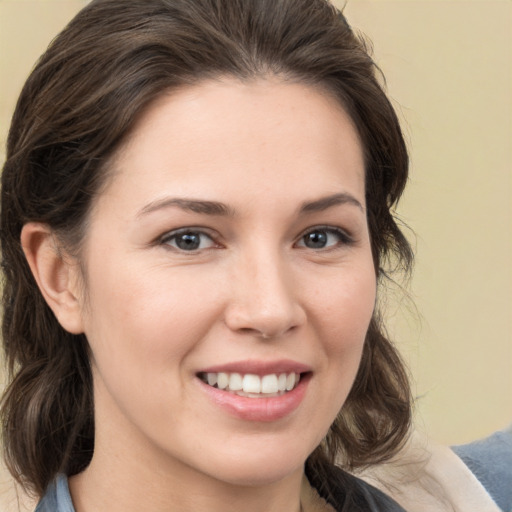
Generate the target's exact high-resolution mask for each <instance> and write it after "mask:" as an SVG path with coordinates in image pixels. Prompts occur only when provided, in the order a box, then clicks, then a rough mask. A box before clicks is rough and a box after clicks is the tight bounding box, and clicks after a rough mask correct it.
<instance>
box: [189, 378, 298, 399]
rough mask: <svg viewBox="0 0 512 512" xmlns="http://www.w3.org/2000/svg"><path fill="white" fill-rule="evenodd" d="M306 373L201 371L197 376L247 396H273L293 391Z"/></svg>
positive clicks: (204, 380)
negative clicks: (257, 373) (262, 373)
mask: <svg viewBox="0 0 512 512" xmlns="http://www.w3.org/2000/svg"><path fill="white" fill-rule="evenodd" d="M304 375H306V374H305V373H294V372H290V373H269V374H266V375H256V374H253V373H246V374H242V373H236V372H233V373H228V372H200V373H199V374H198V375H197V376H198V377H199V379H201V380H202V381H203V382H204V383H205V384H207V385H208V386H211V387H212V388H216V389H220V390H222V391H226V392H228V393H232V394H235V395H238V396H242V397H247V398H273V397H279V396H282V395H285V394H287V393H289V392H290V391H293V390H294V389H295V388H296V387H297V386H298V385H299V382H300V381H301V379H302V378H303V376H304Z"/></svg>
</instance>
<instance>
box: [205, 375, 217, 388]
mask: <svg viewBox="0 0 512 512" xmlns="http://www.w3.org/2000/svg"><path fill="white" fill-rule="evenodd" d="M206 379H207V380H208V384H209V385H210V386H215V384H217V374H216V373H207V374H206Z"/></svg>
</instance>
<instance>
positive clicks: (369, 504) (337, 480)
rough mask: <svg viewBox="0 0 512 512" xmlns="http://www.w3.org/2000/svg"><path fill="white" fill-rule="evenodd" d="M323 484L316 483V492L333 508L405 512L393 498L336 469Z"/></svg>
mask: <svg viewBox="0 0 512 512" xmlns="http://www.w3.org/2000/svg"><path fill="white" fill-rule="evenodd" d="M329 473H330V474H329V475H328V478H326V480H325V481H323V482H317V484H319V485H316V489H317V492H318V493H319V494H320V495H321V496H322V497H323V499H324V500H326V501H327V502H328V503H329V504H330V505H331V506H332V507H333V508H332V509H330V510H335V511H345V510H350V512H405V509H403V508H402V507H401V506H400V505H399V504H398V503H397V502H396V501H395V500H394V499H393V498H391V497H390V496H389V495H388V494H386V493H385V492H383V491H381V490H379V489H378V488H376V487H375V486H373V485H371V484H370V483H368V482H365V481H364V480H362V479H360V478H358V477H356V476H355V475H351V474H349V473H347V472H345V471H343V470H342V469H340V468H338V467H332V468H331V470H330V472H329Z"/></svg>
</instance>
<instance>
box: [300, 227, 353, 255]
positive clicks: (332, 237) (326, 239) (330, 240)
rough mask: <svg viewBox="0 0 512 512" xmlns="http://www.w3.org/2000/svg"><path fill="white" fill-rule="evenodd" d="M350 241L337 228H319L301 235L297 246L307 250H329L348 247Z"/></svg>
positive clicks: (348, 237)
mask: <svg viewBox="0 0 512 512" xmlns="http://www.w3.org/2000/svg"><path fill="white" fill-rule="evenodd" d="M350 243H352V239H351V238H350V236H348V235H347V234H346V233H345V232H344V231H342V230H341V229H338V228H331V227H325V228H324V227H319V228H314V229H311V230H309V231H308V232H307V233H305V234H303V235H302V236H301V238H300V239H299V241H298V242H297V246H299V247H307V248H308V249H314V250H320V249H330V248H334V247H336V246H340V245H349V244H350Z"/></svg>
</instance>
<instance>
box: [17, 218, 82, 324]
mask: <svg viewBox="0 0 512 512" xmlns="http://www.w3.org/2000/svg"><path fill="white" fill-rule="evenodd" d="M21 245H22V248H23V252H24V253H25V257H26V258H27V262H28V264H29V267H30V270H31V271H32V274H33V275H34V278H35V280H36V282H37V285H38V287H39V290H40V291H41V293H42V295H43V297H44V299H45V300H46V303H47V304H48V306H50V308H51V310H52V311H53V313H54V314H55V316H56V317H57V320H58V321H59V323H60V325H61V326H62V327H63V328H64V329H65V330H66V331H68V332H70V333H72V334H81V333H82V332H83V322H82V304H81V300H80V299H81V298H80V293H79V291H80V287H79V283H80V269H79V266H78V263H77V262H76V261H75V260H74V259H73V258H72V257H71V256H68V255H66V254H63V251H61V250H59V247H58V245H57V243H56V239H55V236H54V234H53V232H52V230H51V229H50V228H49V226H47V225H46V224H41V223H38V222H29V223H27V224H25V225H24V226H23V229H22V231H21Z"/></svg>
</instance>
